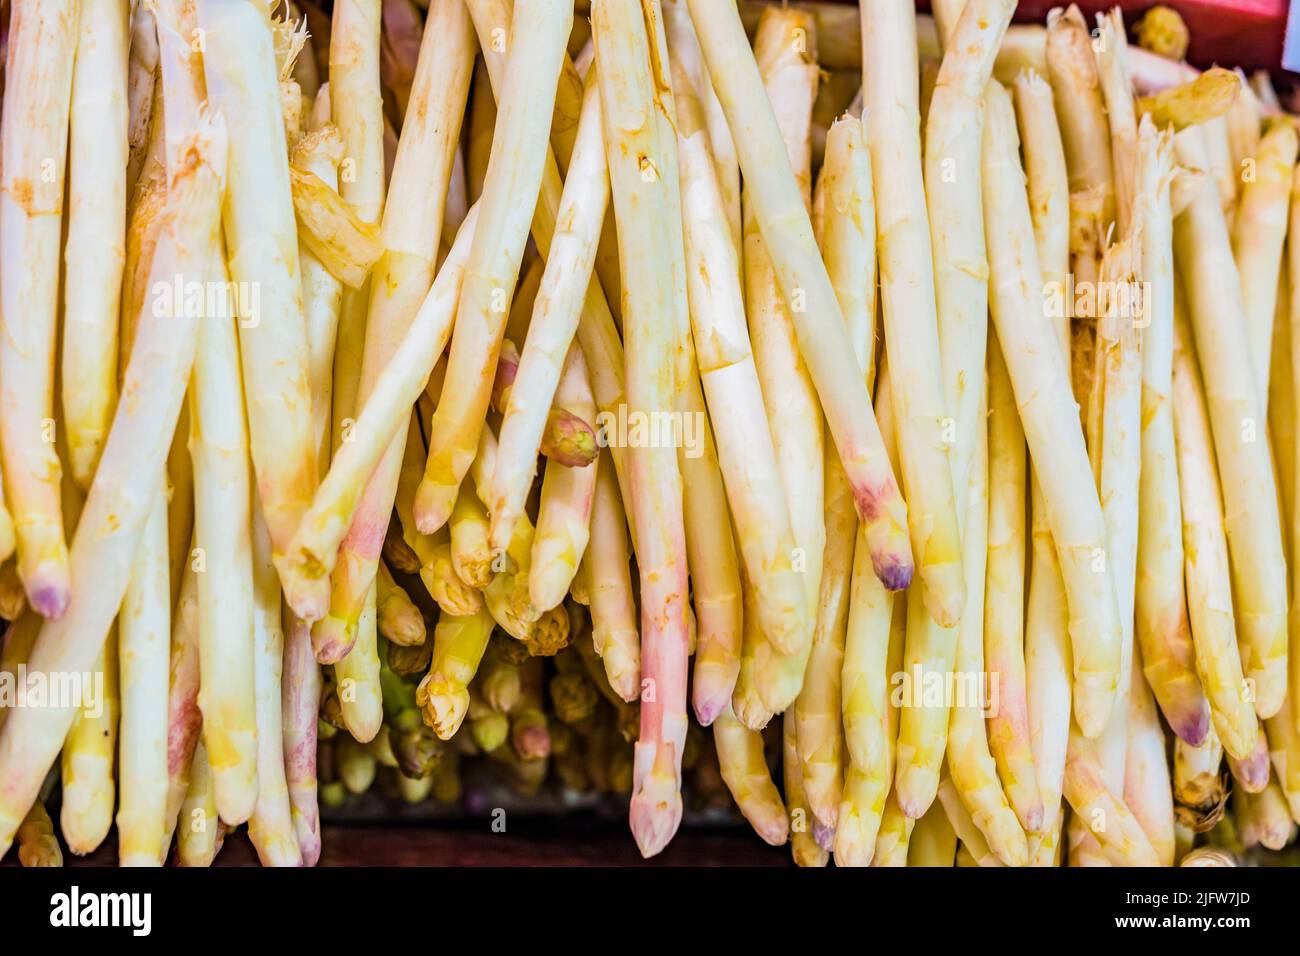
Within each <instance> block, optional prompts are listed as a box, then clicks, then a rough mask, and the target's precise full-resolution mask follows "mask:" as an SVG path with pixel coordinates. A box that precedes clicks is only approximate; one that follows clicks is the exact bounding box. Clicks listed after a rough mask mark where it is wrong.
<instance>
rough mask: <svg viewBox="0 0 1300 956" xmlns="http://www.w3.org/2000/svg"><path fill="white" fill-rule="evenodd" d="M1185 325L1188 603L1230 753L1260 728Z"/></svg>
mask: <svg viewBox="0 0 1300 956" xmlns="http://www.w3.org/2000/svg"><path fill="white" fill-rule="evenodd" d="M1207 187H1208V184H1207ZM1209 188H1212V187H1209ZM1214 198H1215V197H1214V196H1213V195H1208V196H1207V200H1206V201H1209V202H1213V201H1214ZM1184 278H1186V276H1184ZM1175 304H1176V306H1178V307H1179V309H1180V311H1181V306H1182V302H1181V299H1176V300H1175ZM1187 325H1188V322H1187V317H1186V315H1185V314H1178V313H1175V323H1174V344H1173V391H1172V393H1171V395H1172V400H1173V410H1174V437H1175V439H1176V443H1177V450H1178V485H1179V493H1180V500H1181V502H1182V523H1183V552H1184V554H1185V555H1186V578H1187V609H1188V616H1189V618H1190V619H1191V626H1192V643H1193V645H1194V647H1195V649H1196V670H1197V673H1198V674H1199V675H1200V678H1201V685H1202V686H1203V687H1204V688H1205V696H1206V697H1207V698H1208V699H1209V703H1210V716H1211V719H1212V721H1213V725H1214V729H1215V731H1216V732H1217V733H1216V735H1215V736H1216V739H1219V740H1222V741H1223V743H1224V744H1225V745H1226V746H1227V747H1228V749H1229V751H1230V752H1231V753H1233V754H1235V755H1236V756H1238V757H1244V756H1246V755H1247V754H1249V753H1250V752H1251V750H1253V749H1254V747H1255V740H1256V737H1257V736H1258V733H1259V728H1258V723H1257V721H1256V719H1255V711H1254V708H1253V706H1252V702H1251V701H1250V700H1248V699H1247V698H1246V695H1245V693H1244V690H1245V687H1246V684H1245V683H1244V678H1243V674H1242V659H1241V656H1240V654H1239V653H1238V644H1237V640H1236V622H1235V615H1234V614H1233V598H1234V595H1233V591H1232V587H1231V582H1230V580H1229V571H1228V555H1229V551H1228V543H1227V541H1225V538H1224V527H1225V524H1226V521H1225V518H1224V512H1223V508H1224V505H1223V500H1224V499H1223V495H1222V492H1221V491H1220V486H1219V476H1218V474H1217V473H1216V470H1215V462H1214V457H1213V456H1214V444H1213V439H1212V438H1211V431H1210V428H1211V422H1210V418H1209V412H1208V410H1207V408H1206V398H1205V392H1204V386H1203V385H1202V383H1201V374H1200V371H1199V370H1198V368H1197V363H1196V356H1195V353H1194V352H1193V349H1194V348H1195V346H1194V345H1193V344H1192V341H1191V330H1190V329H1189V328H1188V327H1187ZM1201 368H1205V366H1201Z"/></svg>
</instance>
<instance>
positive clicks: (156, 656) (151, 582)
mask: <svg viewBox="0 0 1300 956" xmlns="http://www.w3.org/2000/svg"><path fill="white" fill-rule="evenodd" d="M169 558H170V556H169V554H168V548H167V499H166V497H165V494H164V492H163V491H162V490H161V489H159V491H158V493H157V494H156V495H155V496H154V500H153V504H152V507H151V508H150V511H149V517H148V519H147V520H146V522H145V527H144V533H143V536H142V538H141V541H140V546H139V548H138V550H137V551H136V556H135V565H134V566H133V568H132V570H131V581H130V583H129V584H128V585H127V588H126V594H125V596H124V597H123V598H122V609H121V611H120V613H119V615H118V651H117V655H118V670H119V677H120V680H121V689H122V720H121V727H120V733H121V741H122V742H121V746H120V747H119V749H118V755H119V756H118V759H119V761H120V764H121V767H120V770H119V784H118V786H119V791H120V792H119V797H118V809H117V841H118V850H117V854H118V863H119V865H121V866H162V864H163V858H164V857H165V856H166V853H167V847H166V845H165V843H164V842H163V835H164V832H165V831H166V829H167V825H166V822H165V820H166V808H167V777H168V775H167V693H168V687H169V683H168V682H169V677H168V670H169V663H170V655H169V653H168V647H169V643H170V639H171V632H172V615H171V611H172V604H171V586H170V582H169V580H168V574H169Z"/></svg>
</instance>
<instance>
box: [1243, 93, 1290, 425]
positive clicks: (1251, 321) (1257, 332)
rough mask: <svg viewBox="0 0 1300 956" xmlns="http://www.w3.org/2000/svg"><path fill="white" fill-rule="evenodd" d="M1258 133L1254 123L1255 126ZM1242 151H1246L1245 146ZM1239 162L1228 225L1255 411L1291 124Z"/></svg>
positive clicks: (1265, 372)
mask: <svg viewBox="0 0 1300 956" xmlns="http://www.w3.org/2000/svg"><path fill="white" fill-rule="evenodd" d="M1255 125H1256V127H1258V118H1256V121H1255ZM1242 148H1247V147H1245V146H1243V147H1242ZM1249 148H1250V149H1251V152H1250V153H1249V154H1247V155H1246V156H1244V157H1243V158H1242V159H1241V160H1240V162H1242V163H1244V164H1245V165H1244V166H1243V167H1240V168H1241V179H1242V186H1241V188H1240V192H1239V198H1238V201H1237V215H1236V218H1235V219H1234V220H1233V222H1232V257H1233V260H1234V261H1235V262H1236V263H1237V273H1238V275H1239V276H1240V278H1241V295H1242V304H1243V305H1244V306H1245V313H1244V315H1245V319H1246V337H1247V339H1248V341H1249V345H1250V360H1251V369H1252V370H1253V371H1254V373H1255V384H1256V387H1257V394H1258V396H1259V407H1260V408H1261V409H1264V410H1265V411H1267V409H1268V381H1269V367H1270V361H1269V357H1270V355H1271V352H1272V346H1273V312H1274V309H1275V307H1276V304H1277V302H1276V296H1277V274H1278V269H1279V268H1280V267H1281V264H1282V247H1283V244H1284V243H1285V242H1286V234H1287V211H1288V206H1289V200H1290V194H1291V180H1292V174H1293V171H1294V169H1295V164H1296V152H1297V150H1298V149H1300V137H1297V135H1296V128H1295V126H1294V125H1292V124H1291V123H1289V122H1279V123H1275V124H1274V125H1273V126H1272V128H1270V129H1269V131H1268V132H1267V133H1265V134H1264V136H1263V138H1262V139H1258V141H1257V146H1255V147H1249Z"/></svg>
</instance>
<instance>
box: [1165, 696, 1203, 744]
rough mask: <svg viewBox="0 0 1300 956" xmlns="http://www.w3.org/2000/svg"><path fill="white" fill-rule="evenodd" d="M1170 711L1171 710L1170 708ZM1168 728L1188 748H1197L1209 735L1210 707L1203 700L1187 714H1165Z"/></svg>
mask: <svg viewBox="0 0 1300 956" xmlns="http://www.w3.org/2000/svg"><path fill="white" fill-rule="evenodd" d="M1171 710H1172V708H1171ZM1165 720H1167V721H1169V727H1170V729H1171V730H1173V732H1174V734H1176V735H1177V736H1178V738H1179V739H1180V740H1182V741H1183V743H1185V744H1187V745H1188V746H1189V747H1199V746H1200V745H1201V744H1203V743H1204V742H1205V738H1206V737H1207V736H1209V733H1210V706H1209V704H1208V703H1206V702H1205V701H1204V700H1201V701H1200V702H1199V706H1198V707H1197V708H1196V709H1195V711H1193V712H1192V713H1189V714H1177V713H1169V712H1165Z"/></svg>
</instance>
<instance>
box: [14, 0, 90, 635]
mask: <svg viewBox="0 0 1300 956" xmlns="http://www.w3.org/2000/svg"><path fill="white" fill-rule="evenodd" d="M79 12H80V4H78V3H75V2H74V0H53V2H50V0H16V2H15V3H14V4H13V5H12V15H11V20H10V24H9V38H8V55H7V57H6V60H7V62H6V64H5V92H4V113H3V121H0V169H2V170H3V172H0V323H3V328H2V330H0V331H2V332H3V334H0V407H3V409H4V414H3V415H2V416H0V455H2V456H3V465H4V482H5V494H6V497H7V498H8V501H9V505H10V508H11V511H12V514H13V520H14V530H15V531H16V532H17V535H18V573H19V576H20V577H21V578H22V581H23V586H24V588H25V589H26V591H27V600H28V602H29V603H30V604H31V606H32V607H33V608H35V609H36V612H37V613H38V614H41V615H42V616H44V617H47V618H51V619H54V618H58V617H59V616H60V615H62V614H63V612H64V609H65V608H66V607H67V606H68V591H69V588H70V584H69V578H68V549H67V545H66V544H65V543H64V529H63V517H62V515H61V513H60V501H59V476H60V471H61V469H60V465H59V460H58V456H57V455H56V454H55V451H54V381H53V379H54V348H55V335H56V330H57V321H58V313H57V306H58V294H59V285H58V276H59V244H60V241H61V239H62V222H63V195H64V189H65V184H64V166H65V159H66V156H67V143H68V113H69V103H70V99H71V94H72V74H73V60H74V58H75V56H76V49H77V21H78V14H79Z"/></svg>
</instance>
